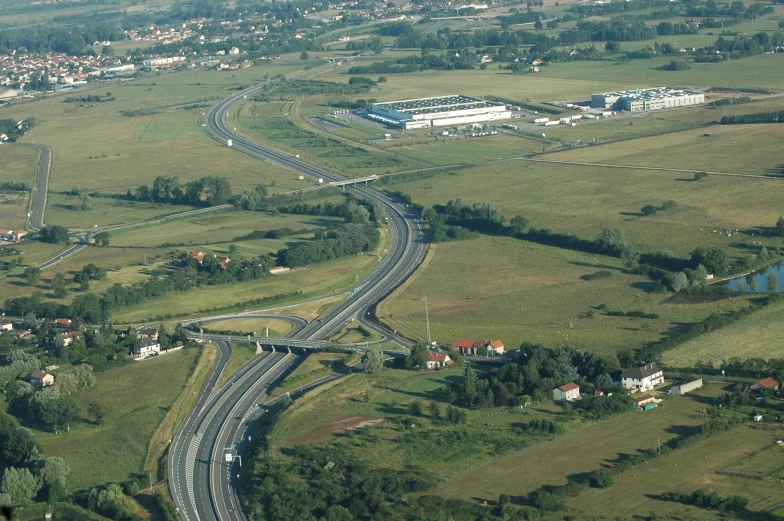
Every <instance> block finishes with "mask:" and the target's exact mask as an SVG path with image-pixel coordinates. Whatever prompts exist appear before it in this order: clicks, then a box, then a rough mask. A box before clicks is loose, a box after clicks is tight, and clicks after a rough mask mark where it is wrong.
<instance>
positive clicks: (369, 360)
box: [362, 349, 384, 374]
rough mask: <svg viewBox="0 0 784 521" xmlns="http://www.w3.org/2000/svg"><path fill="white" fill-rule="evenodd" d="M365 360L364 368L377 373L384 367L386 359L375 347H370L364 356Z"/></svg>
mask: <svg viewBox="0 0 784 521" xmlns="http://www.w3.org/2000/svg"><path fill="white" fill-rule="evenodd" d="M362 361H363V362H364V364H365V365H364V370H365V372H366V373H368V374H376V373H378V372H379V371H381V369H383V368H384V361H383V360H382V358H381V354H380V353H379V352H378V351H376V350H375V349H369V350H368V351H367V352H366V353H365V356H363V357H362Z"/></svg>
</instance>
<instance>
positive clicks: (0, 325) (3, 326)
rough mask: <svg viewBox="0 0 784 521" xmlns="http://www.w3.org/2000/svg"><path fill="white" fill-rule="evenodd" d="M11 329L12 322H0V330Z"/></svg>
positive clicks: (12, 328)
mask: <svg viewBox="0 0 784 521" xmlns="http://www.w3.org/2000/svg"><path fill="white" fill-rule="evenodd" d="M13 330H14V323H13V322H0V331H13Z"/></svg>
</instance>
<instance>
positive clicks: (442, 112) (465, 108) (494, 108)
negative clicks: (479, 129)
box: [368, 94, 512, 129]
mask: <svg viewBox="0 0 784 521" xmlns="http://www.w3.org/2000/svg"><path fill="white" fill-rule="evenodd" d="M368 116H369V117H370V118H372V119H375V120H378V121H382V122H384V123H387V124H389V125H395V126H398V127H401V128H405V129H411V128H427V127H444V126H447V125H459V124H463V123H481V122H484V121H495V120H499V119H509V118H511V117H512V113H511V112H510V111H509V110H507V108H506V105H504V104H503V103H494V102H492V101H485V100H481V99H476V98H471V97H468V96H463V95H462V94H458V95H456V96H439V97H436V98H422V99H409V100H403V101H390V102H388V103H373V105H372V106H371V108H370V112H369V113H368Z"/></svg>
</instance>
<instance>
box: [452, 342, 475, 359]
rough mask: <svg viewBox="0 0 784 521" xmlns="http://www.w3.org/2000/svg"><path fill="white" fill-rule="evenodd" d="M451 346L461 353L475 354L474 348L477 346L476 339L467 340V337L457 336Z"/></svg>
mask: <svg viewBox="0 0 784 521" xmlns="http://www.w3.org/2000/svg"><path fill="white" fill-rule="evenodd" d="M452 347H454V348H455V349H457V350H458V351H459V352H460V354H461V355H475V354H476V350H477V349H478V348H479V345H478V342H477V341H476V340H469V339H467V338H458V339H457V340H455V342H454V343H453V344H452Z"/></svg>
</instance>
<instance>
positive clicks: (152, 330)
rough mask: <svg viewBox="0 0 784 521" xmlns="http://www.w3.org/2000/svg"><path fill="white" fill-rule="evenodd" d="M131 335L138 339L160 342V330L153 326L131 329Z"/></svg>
mask: <svg viewBox="0 0 784 521" xmlns="http://www.w3.org/2000/svg"><path fill="white" fill-rule="evenodd" d="M129 333H130V334H132V335H136V338H137V339H138V338H149V339H150V340H158V328H157V327H153V326H144V327H137V328H134V329H131V330H130V331H129Z"/></svg>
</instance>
